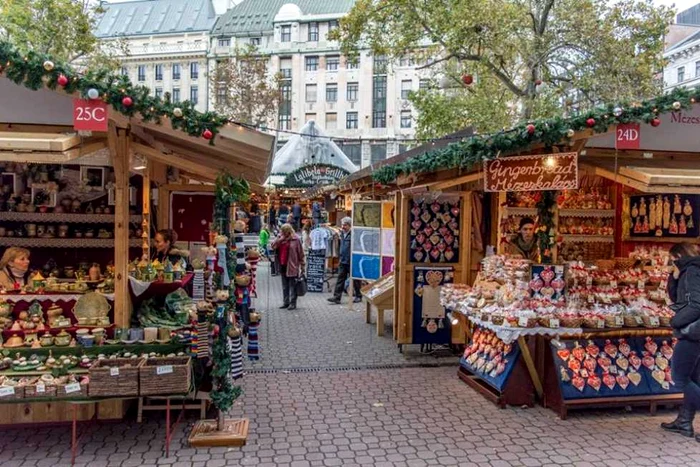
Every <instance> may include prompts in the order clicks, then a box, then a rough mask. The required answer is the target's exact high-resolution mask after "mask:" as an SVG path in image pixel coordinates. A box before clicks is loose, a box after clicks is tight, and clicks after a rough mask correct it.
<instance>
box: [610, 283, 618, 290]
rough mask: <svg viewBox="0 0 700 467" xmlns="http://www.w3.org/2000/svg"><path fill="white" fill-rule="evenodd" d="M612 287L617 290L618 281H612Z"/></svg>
mask: <svg viewBox="0 0 700 467" xmlns="http://www.w3.org/2000/svg"><path fill="white" fill-rule="evenodd" d="M610 287H612V288H613V289H616V288H617V281H610Z"/></svg>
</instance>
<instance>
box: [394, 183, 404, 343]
mask: <svg viewBox="0 0 700 467" xmlns="http://www.w3.org/2000/svg"><path fill="white" fill-rule="evenodd" d="M394 209H395V211H394V212H395V215H394V223H395V225H394V301H393V303H394V318H393V319H392V327H393V330H392V332H393V338H394V340H396V339H398V337H399V322H398V321H399V320H398V316H399V280H398V279H399V274H398V271H399V270H400V269H401V268H402V266H401V264H402V261H403V258H404V256H403V255H405V254H406V253H405V252H403V251H401V242H400V240H399V239H400V237H401V235H402V232H403V230H404V229H405V228H406V227H405V226H404V225H402V224H401V222H402V219H403V217H401V212H402V209H403V199H402V197H401V192H399V191H397V192H396V193H395V194H394Z"/></svg>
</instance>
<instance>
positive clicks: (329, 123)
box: [326, 113, 338, 130]
mask: <svg viewBox="0 0 700 467" xmlns="http://www.w3.org/2000/svg"><path fill="white" fill-rule="evenodd" d="M337 129H338V114H337V113H327V114H326V130H337Z"/></svg>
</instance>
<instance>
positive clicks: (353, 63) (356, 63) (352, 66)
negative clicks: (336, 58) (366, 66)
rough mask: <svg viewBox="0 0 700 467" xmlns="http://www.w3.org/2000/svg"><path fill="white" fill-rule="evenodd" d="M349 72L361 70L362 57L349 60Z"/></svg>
mask: <svg viewBox="0 0 700 467" xmlns="http://www.w3.org/2000/svg"><path fill="white" fill-rule="evenodd" d="M347 63H348V70H358V69H359V68H360V57H354V58H348V62H347Z"/></svg>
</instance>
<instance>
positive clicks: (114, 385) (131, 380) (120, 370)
mask: <svg viewBox="0 0 700 467" xmlns="http://www.w3.org/2000/svg"><path fill="white" fill-rule="evenodd" d="M144 361H145V359H143V358H139V359H137V358H114V359H105V360H99V361H97V362H96V363H95V364H94V365H93V366H92V367H90V391H89V393H90V397H106V396H138V395H139V366H141V365H142V364H143V362H144Z"/></svg>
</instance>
